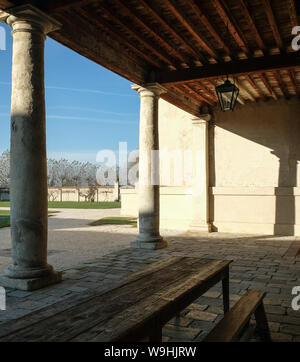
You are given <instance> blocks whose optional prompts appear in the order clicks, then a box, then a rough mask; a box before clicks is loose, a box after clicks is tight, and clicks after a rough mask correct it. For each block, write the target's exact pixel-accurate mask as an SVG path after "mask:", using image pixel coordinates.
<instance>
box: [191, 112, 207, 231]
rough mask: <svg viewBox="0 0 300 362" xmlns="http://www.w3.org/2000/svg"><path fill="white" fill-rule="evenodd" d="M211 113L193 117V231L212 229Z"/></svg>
mask: <svg viewBox="0 0 300 362" xmlns="http://www.w3.org/2000/svg"><path fill="white" fill-rule="evenodd" d="M210 118H211V116H210V115H209V114H207V115H202V116H200V117H197V118H193V120H192V122H193V150H194V152H193V153H194V187H193V221H192V223H191V225H190V230H191V231H195V232H197V231H199V232H201V231H206V232H210V231H211V224H210V222H209V134H208V122H209V120H210Z"/></svg>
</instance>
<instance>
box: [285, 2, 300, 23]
mask: <svg viewBox="0 0 300 362" xmlns="http://www.w3.org/2000/svg"><path fill="white" fill-rule="evenodd" d="M287 2H288V8H289V14H290V18H291V23H292V27H294V26H298V25H299V23H298V19H297V10H296V6H295V0H287Z"/></svg>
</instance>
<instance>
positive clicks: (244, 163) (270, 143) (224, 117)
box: [210, 98, 300, 235]
mask: <svg viewBox="0 0 300 362" xmlns="http://www.w3.org/2000/svg"><path fill="white" fill-rule="evenodd" d="M299 115H300V101H299V100H298V99H296V98H293V99H290V100H285V99H280V100H278V101H273V100H270V101H268V102H257V103H253V104H248V105H246V106H243V107H241V106H237V107H236V109H235V110H234V112H225V113H224V112H215V114H214V123H213V124H212V125H211V127H210V155H211V156H210V157H211V160H210V165H211V169H210V186H212V187H215V186H217V187H218V186H220V187H227V186H228V185H227V184H226V182H229V183H230V182H231V180H232V184H231V185H229V186H230V187H239V186H241V187H270V186H271V187H274V195H275V215H274V234H280V235H295V224H296V222H297V220H296V198H295V189H294V188H295V187H297V186H298V185H297V165H298V161H299V160H300V120H299ZM218 128H219V129H220V130H221V133H222V132H223V131H229V132H230V133H233V134H235V135H237V136H240V137H243V138H244V139H246V140H248V141H252V142H254V143H256V144H257V146H258V147H259V146H264V147H266V148H268V149H271V151H267V152H270V153H271V154H272V155H275V156H276V157H277V158H278V162H279V165H278V168H277V169H278V173H277V176H276V174H275V173H274V172H275V171H274V170H275V166H274V165H273V167H272V166H271V165H267V163H268V162H269V161H268V160H269V159H270V160H271V157H270V158H268V157H269V156H270V155H269V156H264V157H266V159H263V160H260V159H257V163H258V164H259V166H257V168H256V167H255V165H254V162H253V160H255V157H254V156H253V155H250V154H249V153H248V154H247V150H248V149H247V147H249V146H248V145H246V142H244V143H242V141H239V144H238V147H235V145H234V144H232V145H230V142H228V143H227V146H228V147H224V148H222V149H221V148H220V143H221V142H222V141H220V140H221V137H222V135H223V134H222V135H220V138H219V139H218V136H217V135H216V133H218V132H217V130H218ZM218 142H219V144H218V145H217V143H218ZM243 145H245V149H243ZM258 147H257V149H258ZM249 149H252V150H255V146H253V145H252V146H251V147H249ZM259 152H261V151H259V150H258V154H259ZM264 152H266V151H264ZM221 153H223V154H222V155H220V154H221ZM238 153H239V154H240V156H239V155H237V154H238ZM249 156H250V157H249ZM238 157H240V162H241V164H240V167H238V163H237V160H238ZM220 159H221V160H222V161H223V163H226V165H227V166H228V168H227V170H226V171H225V167H224V168H223V171H222V170H221V172H219V167H220ZM232 159H233V161H232ZM249 159H251V161H249ZM231 161H232V162H231ZM235 162H236V163H235ZM272 162H274V161H272ZM264 166H266V167H265V168H264ZM231 167H232V168H231ZM234 167H235V168H234ZM221 168H222V165H221ZM238 168H239V169H238ZM252 170H253V172H252ZM257 170H258V171H257ZM222 172H223V173H222ZM226 172H227V175H228V178H227V181H226V180H225V181H224V177H222V176H224V175H226ZM251 172H252V173H251ZM255 172H257V180H255V176H256V174H255ZM268 172H271V174H270V175H268V174H267V173H268ZM237 174H238V176H237ZM273 174H274V175H273ZM249 175H250V177H249ZM230 177H231V179H230ZM248 177H249V179H250V180H249V184H246V183H247V178H248ZM241 180H242V181H241ZM234 183H236V184H234ZM211 197H212V202H211V220H212V221H214V220H215V216H216V215H215V212H216V210H215V208H216V205H214V204H215V197H214V195H212V196H211ZM214 229H215V231H217V230H216V229H217V228H216V227H215V228H214ZM298 233H299V231H298Z"/></svg>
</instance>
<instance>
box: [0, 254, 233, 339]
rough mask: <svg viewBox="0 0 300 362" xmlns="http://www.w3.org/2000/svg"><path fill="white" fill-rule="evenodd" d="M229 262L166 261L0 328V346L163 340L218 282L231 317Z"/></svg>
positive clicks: (182, 258)
mask: <svg viewBox="0 0 300 362" xmlns="http://www.w3.org/2000/svg"><path fill="white" fill-rule="evenodd" d="M230 263H231V261H229V260H212V259H201V258H192V257H183V256H176V257H171V258H167V259H164V260H163V261H160V262H157V263H154V264H151V265H149V266H148V267H146V268H145V269H144V270H142V271H140V272H137V273H134V274H133V275H131V276H130V277H128V278H127V279H124V280H122V281H120V282H119V283H117V284H116V285H114V286H111V287H110V289H109V290H106V291H101V292H97V293H93V294H90V295H85V296H83V295H80V296H78V297H77V298H75V299H74V298H71V299H70V300H66V301H63V302H59V303H56V304H55V305H52V306H50V307H47V308H44V309H43V310H40V311H38V312H34V313H31V314H30V315H27V316H25V317H23V318H20V319H17V320H14V321H11V322H9V323H6V324H4V325H1V326H0V341H102V342H108V341H138V340H141V339H144V338H146V337H149V338H150V341H160V340H161V330H162V327H163V326H164V325H165V324H166V323H167V322H168V321H169V320H170V319H171V318H173V317H174V316H176V315H178V314H179V313H180V312H181V311H182V310H183V309H184V308H186V307H187V306H188V305H189V304H191V303H192V302H194V301H195V300H196V299H197V298H199V297H200V296H201V295H202V294H204V293H205V292H206V291H207V290H209V289H210V288H211V287H212V286H214V285H215V284H216V283H218V282H220V281H222V286H223V304H224V313H226V312H228V310H229V264H230Z"/></svg>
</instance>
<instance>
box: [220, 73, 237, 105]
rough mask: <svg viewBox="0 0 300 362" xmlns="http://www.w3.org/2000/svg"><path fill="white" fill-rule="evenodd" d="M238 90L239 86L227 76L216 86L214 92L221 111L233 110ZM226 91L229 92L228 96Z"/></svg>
mask: <svg viewBox="0 0 300 362" xmlns="http://www.w3.org/2000/svg"><path fill="white" fill-rule="evenodd" d="M239 92H240V90H239V88H238V87H237V86H236V85H235V84H233V83H231V82H230V80H229V79H228V76H227V79H226V80H225V82H224V83H223V84H221V85H218V86H217V87H216V93H217V96H218V99H219V103H220V106H221V109H222V111H223V112H225V111H233V110H234V107H235V105H236V102H237V98H238V96H239ZM228 93H230V94H231V95H230V97H228Z"/></svg>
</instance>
